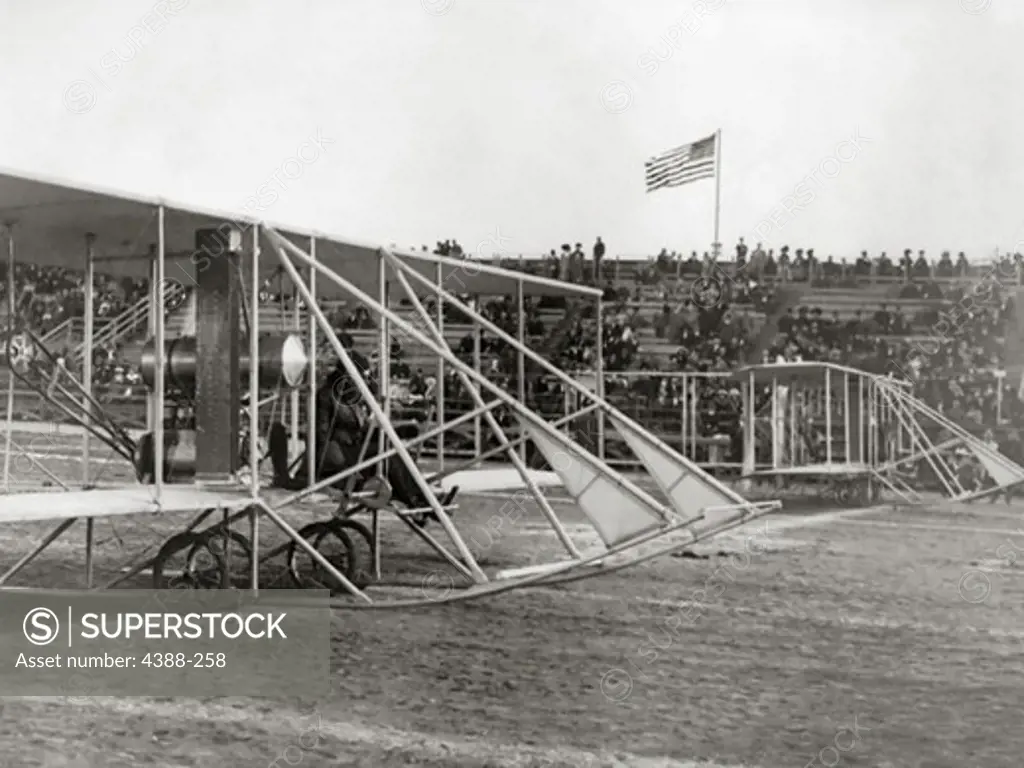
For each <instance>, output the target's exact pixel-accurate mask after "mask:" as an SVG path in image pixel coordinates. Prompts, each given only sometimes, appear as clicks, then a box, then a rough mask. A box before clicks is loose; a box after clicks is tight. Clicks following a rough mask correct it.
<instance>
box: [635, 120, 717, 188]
mask: <svg viewBox="0 0 1024 768" xmlns="http://www.w3.org/2000/svg"><path fill="white" fill-rule="evenodd" d="M644 175H645V178H646V181H647V191H648V192H653V191H654V190H656V189H661V188H662V187H681V186H682V185H683V184H689V183H690V182H691V181H699V180H700V179H711V178H714V175H715V135H714V134H713V135H711V136H708V137H707V138H706V139H701V140H700V141H695V142H693V143H692V144H684V145H683V146H681V147H676V148H675V149H670V150H668V151H667V152H662V153H661V154H660V155H657V156H655V157H652V158H651V159H650V160H648V161H647V162H646V163H644Z"/></svg>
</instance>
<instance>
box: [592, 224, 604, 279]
mask: <svg viewBox="0 0 1024 768" xmlns="http://www.w3.org/2000/svg"><path fill="white" fill-rule="evenodd" d="M603 259H604V243H603V242H601V236H600V235H598V237H597V242H595V243H594V285H597V284H598V283H599V282H600V280H601V263H602V261H603Z"/></svg>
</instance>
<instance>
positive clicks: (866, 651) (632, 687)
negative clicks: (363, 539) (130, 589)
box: [0, 446, 1024, 768]
mask: <svg viewBox="0 0 1024 768" xmlns="http://www.w3.org/2000/svg"><path fill="white" fill-rule="evenodd" d="M37 450H39V451H40V452H44V451H42V449H39V448H38V446H37ZM53 453H54V454H55V455H60V454H61V453H62V449H60V448H53ZM65 469H66V467H65ZM23 474H24V472H23ZM114 476H115V475H114V471H113V470H111V473H110V474H109V475H108V478H112V477H114ZM502 503H503V501H502V500H501V499H500V498H490V497H489V498H483V497H468V496H466V497H463V498H462V507H461V509H460V510H459V512H458V513H457V515H458V516H459V520H460V521H461V527H462V530H463V533H464V535H466V536H467V537H468V538H470V539H472V542H473V544H474V547H473V548H474V550H475V551H476V552H477V553H478V554H479V555H480V556H481V558H482V560H483V561H484V562H485V563H487V564H488V565H490V566H495V565H501V564H504V563H506V562H508V563H511V562H514V561H516V559H517V558H516V556H517V555H518V562H520V563H521V562H523V559H524V558H523V557H522V555H523V553H530V555H533V554H535V553H537V552H547V551H548V550H551V551H552V552H553V551H554V550H553V549H552V541H553V536H552V535H551V534H550V533H548V532H547V527H546V525H545V524H544V521H543V519H542V518H541V516H540V514H539V513H538V512H537V510H536V509H535V508H531V509H530V510H529V513H528V514H527V515H524V516H523V517H522V518H520V519H519V520H518V521H516V522H515V523H509V524H506V525H504V526H503V527H502V528H501V530H500V531H498V530H495V529H494V527H493V525H492V524H491V523H490V522H489V521H490V520H491V519H492V517H493V516H494V515H495V514H496V512H497V510H498V509H499V508H500V507H501V505H502ZM559 511H560V513H566V514H567V516H568V519H569V521H570V522H571V524H572V529H573V532H574V535H575V536H582V534H583V531H584V526H583V525H582V522H583V519H582V517H581V515H579V513H578V512H576V511H575V510H573V509H568V508H566V507H565V506H560V507H559ZM1022 512H1024V506H1022V505H1017V504H1014V505H1011V506H1006V505H1003V504H994V505H990V504H988V503H981V504H978V505H974V506H971V507H953V506H950V505H945V504H941V503H938V502H936V503H935V504H934V505H933V506H930V507H928V508H917V509H895V510H894V509H877V510H870V511H863V510H843V511H841V512H836V511H818V512H813V511H812V512H811V513H809V514H808V513H807V512H806V511H801V512H799V513H798V512H796V511H787V512H784V513H782V514H776V515H773V516H772V517H771V518H769V519H767V520H762V521H759V522H756V523H753V524H751V525H750V526H748V527H747V528H745V529H743V530H738V531H733V532H730V533H728V534H724V535H722V536H721V537H719V538H717V539H715V540H714V542H712V543H710V544H708V545H706V546H702V547H698V551H699V552H700V553H703V554H707V555H708V557H707V559H698V558H665V559H661V560H656V561H653V562H651V563H650V564H648V565H645V566H641V567H639V568H637V569H635V570H629V571H625V572H622V573H618V574H615V575H610V576H606V577H599V578H596V579H593V580H589V581H584V582H580V583H577V584H573V585H570V586H566V587H563V588H546V589H532V590H525V591H522V592H518V593H513V594H508V595H504V596H501V597H498V598H495V599H494V600H492V601H489V602H472V603H466V604H460V605H453V606H449V607H434V608H431V609H427V610H422V611H417V612H413V613H408V612H405V613H387V612H385V613H359V612H339V613H338V614H337V617H336V622H335V630H334V640H335V642H334V644H333V659H332V670H333V672H332V679H331V695H330V697H329V698H327V699H326V700H323V701H305V700H303V697H302V695H301V693H300V692H295V693H294V694H292V693H291V692H284V693H283V694H282V699H281V700H279V701H269V700H250V699H245V700H241V699H232V698H223V699H216V700H204V701H196V700H184V699H168V698H163V699H160V698H149V699H112V698H96V699H89V700H78V699H75V700H66V699H61V698H49V699H39V698H37V699H13V698H7V699H5V700H4V701H3V709H4V717H3V718H2V720H0V723H2V724H0V728H3V729H4V738H2V739H0V764H2V765H11V766H74V767H75V768H80V767H82V766H97V767H99V766H143V765H144V766H217V768H232V767H233V766H247V767H249V766H254V765H256V766H258V765H268V766H269V765H275V766H283V765H293V766H294V765H303V766H306V765H309V766H321V765H322V766H380V767H381V768H390V767H392V766H395V767H397V766H408V765H416V766H437V768H441V767H442V766H474V767H475V768H484V767H485V766H488V767H495V768H496V767H497V766H524V767H525V766H630V767H636V768H643V767H651V768H653V767H654V766H709V767H715V766H717V767H720V768H739V767H740V766H745V767H747V768H775V767H779V768H802V767H803V766H809V765H826V766H834V765H840V764H841V765H844V766H874V767H876V768H880V767H882V766H886V767H888V768H915V767H918V766H920V767H921V768H924V767H925V766H927V767H928V768H936V767H938V766H949V767H950V768H954V767H956V768H961V767H962V766H1019V765H1020V754H1021V752H1022V749H1024V735H1022V734H1021V731H1020V728H1019V721H1020V711H1019V710H1020V704H1021V696H1020V690H1021V683H1020V681H1021V679H1022V671H1024V670H1022V667H1024V662H1022V658H1024V657H1022V654H1021V650H1022V645H1021V639H1022V637H1024V609H1022V596H1024V581H1022V579H1021V569H1020V567H1019V565H1018V563H1017V561H1018V559H1019V557H1020V554H1018V553H1024V526H1021V524H1020V516H1021V513H1022ZM322 513H323V510H321V514H322ZM294 519H295V521H296V522H299V523H302V522H305V521H306V520H311V519H313V516H312V512H311V511H309V510H305V511H301V512H296V513H295V515H294ZM184 522H185V518H184V517H181V518H177V517H176V518H170V517H167V518H160V519H157V520H156V521H155V522H154V521H153V520H151V519H147V520H145V521H144V522H143V521H141V520H139V521H138V522H133V521H132V520H119V521H116V522H115V523H111V522H110V521H109V520H108V521H98V522H97V525H96V536H97V540H98V542H99V544H100V548H99V550H98V554H97V564H96V565H97V571H98V572H100V573H114V572H116V569H117V568H118V567H119V565H120V564H121V561H123V560H125V559H129V558H130V556H131V555H132V554H133V553H134V552H135V551H136V550H137V549H138V547H139V546H140V545H143V546H144V545H148V544H151V543H153V542H154V538H159V537H160V536H167V535H170V534H171V533H173V532H174V530H175V526H176V525H181V524H184ZM41 530H42V529H41V528H40V527H39V526H30V525H9V526H5V527H4V528H3V529H2V530H0V540H2V548H3V552H4V556H3V558H2V562H0V566H2V567H7V566H9V565H10V564H11V563H13V562H14V561H15V560H16V559H17V557H19V556H20V555H21V554H23V553H24V552H26V551H27V550H28V548H29V547H30V542H31V541H34V540H35V539H36V538H37V537H38V536H39V535H40V532H41ZM243 530H244V529H243ZM115 533H116V537H115V535H114V534H115ZM385 541H386V547H387V548H386V550H385V570H386V571H387V572H388V574H389V575H390V576H396V575H398V576H401V575H406V576H409V575H412V574H414V573H415V574H416V578H420V579H422V578H423V577H424V575H429V574H430V573H431V572H432V571H433V570H434V568H435V566H434V565H433V564H432V563H431V561H429V560H428V559H425V558H423V557H422V556H421V557H418V558H415V559H412V558H409V557H405V558H404V560H403V554H405V555H415V554H416V553H420V554H422V553H423V552H424V546H423V545H422V543H421V542H419V541H418V540H417V539H415V538H414V537H412V536H411V535H409V534H408V533H407V532H405V530H404V529H402V528H399V527H396V526H391V525H389V526H387V527H386V528H385ZM82 542H83V534H82V532H81V530H79V529H78V528H73V529H72V530H71V531H70V532H69V534H68V535H67V537H66V538H65V539H61V540H60V541H58V542H57V544H55V545H54V546H53V547H52V548H51V549H50V550H48V551H47V552H46V553H45V554H44V555H43V556H42V557H41V558H40V559H39V560H38V561H36V562H35V563H33V564H32V565H31V566H30V567H29V568H28V569H27V570H26V572H25V573H24V574H23V575H22V576H19V578H18V580H17V583H19V584H26V585H28V584H31V585H46V586H50V585H61V586H66V585H71V584H76V583H77V584H80V583H81V570H82V564H83V561H84V553H83V546H82ZM268 544H269V542H268ZM410 563H412V564H413V565H409V564H410ZM437 567H439V566H437ZM267 568H268V569H271V568H272V566H270V565H268V566H267ZM145 585H146V581H145V579H142V580H141V581H139V582H138V586H145Z"/></svg>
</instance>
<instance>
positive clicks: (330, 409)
mask: <svg viewBox="0 0 1024 768" xmlns="http://www.w3.org/2000/svg"><path fill="white" fill-rule="evenodd" d="M339 340H340V341H341V343H342V346H344V347H345V349H346V351H347V352H348V356H349V359H350V360H351V362H352V363H353V366H354V367H355V368H356V370H357V371H358V372H359V373H360V376H361V378H362V380H363V381H364V382H366V385H367V386H368V387H369V389H370V392H371V393H372V394H374V395H375V394H376V382H375V380H374V376H373V372H372V371H371V369H370V365H369V361H368V360H367V359H366V357H365V356H363V355H362V354H361V353H360V352H359V351H358V350H355V349H353V348H352V338H351V337H350V336H349V335H348V334H339ZM316 409H317V414H316V415H317V429H316V451H317V453H316V467H317V477H318V478H324V477H330V476H331V475H335V474H338V473H339V472H342V471H343V470H345V469H347V468H348V467H352V466H355V465H356V464H359V463H361V461H363V460H365V459H369V458H371V457H373V456H375V455H377V448H378V441H379V438H378V436H377V427H376V425H371V418H370V414H369V412H368V411H369V408H368V406H367V405H366V402H365V400H364V398H363V397H362V393H361V392H360V391H359V386H358V385H357V383H356V381H355V380H354V378H353V377H352V376H351V374H349V372H348V369H347V368H346V367H345V365H344V364H343V363H342V362H341V361H340V360H339V361H338V363H337V364H336V365H335V367H334V368H333V369H332V370H331V372H330V373H329V374H328V375H327V376H326V377H325V379H324V382H323V383H322V384H321V385H320V388H319V389H318V390H317V395H316ZM395 431H396V432H397V433H398V436H399V437H400V438H401V439H402V440H410V439H412V438H414V437H416V436H417V435H418V434H419V428H418V427H417V426H416V425H415V424H405V425H401V426H396V428H395ZM368 433H369V440H368V441H367V434H368ZM364 444H365V445H366V446H367V451H366V454H365V455H362V449H363V445H364ZM287 445H288V438H287V434H286V432H285V429H284V426H283V425H281V424H275V425H274V426H273V427H272V428H271V433H270V441H269V448H270V451H269V453H270V458H271V463H272V464H273V466H274V478H275V485H278V486H281V487H290V488H300V487H302V486H303V485H305V465H304V464H303V466H302V467H300V469H299V472H298V475H297V476H296V477H295V478H291V477H289V475H288V467H287V455H288V449H287ZM385 465H386V469H385V473H386V475H387V478H388V482H389V483H390V485H391V491H392V497H393V498H394V499H395V500H397V501H400V502H402V503H403V504H404V505H405V506H406V507H407V508H409V509H420V508H423V507H426V506H428V505H427V502H426V500H425V499H424V497H423V494H422V492H421V491H420V489H419V486H418V485H417V483H416V481H415V479H414V477H413V475H412V473H411V472H410V471H409V469H408V467H406V465H405V462H403V461H402V460H401V459H399V458H398V457H393V459H385ZM376 471H377V467H376V466H375V465H372V464H371V465H370V466H368V467H367V468H366V469H364V470H363V471H362V472H361V473H360V475H361V476H362V478H363V479H364V480H365V479H369V478H371V477H373V476H374V475H375V474H376ZM346 484H347V478H346V479H345V480H343V481H342V482H341V485H342V486H344V485H346ZM357 487H358V486H357ZM450 495H451V496H452V497H454V494H450ZM442 503H445V504H447V503H450V500H448V499H445V500H443V501H442Z"/></svg>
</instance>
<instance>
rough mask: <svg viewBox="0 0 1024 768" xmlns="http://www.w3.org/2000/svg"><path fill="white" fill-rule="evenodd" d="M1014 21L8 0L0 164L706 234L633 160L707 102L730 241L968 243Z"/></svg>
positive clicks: (235, 202) (438, 211) (677, 135)
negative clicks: (313, 143) (299, 165)
mask: <svg viewBox="0 0 1024 768" xmlns="http://www.w3.org/2000/svg"><path fill="white" fill-rule="evenodd" d="M154 8H155V9H157V13H152V11H153V10H154ZM702 9H705V10H703V14H704V16H703V18H700V19H698V16H697V14H698V13H701V12H702ZM968 11H973V12H968ZM147 13H149V14H150V15H149V17H148V23H149V26H150V28H151V29H153V30H155V33H154V32H150V31H146V30H145V29H143V28H142V27H141V26H136V25H139V24H140V23H141V22H142V20H143V18H144V17H146V15H147ZM161 15H162V16H163V17H164V19H165V20H161V18H160V16H161ZM133 27H135V28H136V29H135V31H134V32H132V28H133ZM130 36H134V37H135V39H136V40H137V42H136V43H134V44H133V43H130V42H129V37H130ZM1022 37H1024V3H1020V2H1019V0H728V1H726V0H703V3H701V2H694V0H685V1H684V2H661V0H632V1H628V0H454V3H452V0H422V2H421V0H386V1H384V2H374V3H370V2H361V3H356V2H352V1H351V0H306V1H305V2H301V1H299V0H287V1H285V0H161V2H157V3H155V4H154V2H153V1H152V0H141V1H139V0H103V2H100V0H88V1H86V0H78V1H77V2H72V1H71V0H62V1H60V2H59V1H58V0H35V2H26V1H25V0H20V1H19V0H0V46H2V50H3V63H4V65H5V69H6V72H5V75H4V77H3V78H2V79H0V95H2V97H3V101H2V107H3V116H2V117H0V165H3V166H7V167H9V168H13V169H21V170H26V171H38V172H42V173H47V174H51V175H56V176H60V177H63V178H68V179H72V180H82V181H88V182H92V183H96V184H100V185H104V186H112V187H115V188H121V189H125V190H128V191H133V192H139V193H145V194H149V195H162V196H166V197H168V198H172V199H184V200H194V201H195V202H196V204H197V205H203V206H207V207H218V208H226V209H230V210H241V208H242V206H243V202H244V201H245V200H246V199H247V198H250V197H252V196H253V195H255V194H256V190H257V188H258V187H260V185H261V184H264V183H266V182H270V184H271V185H272V186H275V187H277V189H278V190H279V199H278V200H277V201H276V202H274V203H273V204H272V205H270V206H269V207H268V208H267V210H266V211H265V214H266V216H267V217H268V218H270V219H273V220H275V221H278V222H283V223H292V224H295V225H302V226H310V227H318V228H320V229H324V230H330V231H334V232H340V233H347V234H351V235H353V236H354V237H359V238H363V239H374V240H381V241H383V242H387V243H390V242H396V243H397V244H398V245H400V246H409V245H417V246H418V245H419V244H421V243H429V244H431V245H432V244H433V243H434V241H436V240H437V239H444V238H446V237H452V236H454V237H457V238H458V239H459V240H460V241H461V242H462V244H463V245H464V247H466V248H467V249H469V250H471V251H473V250H476V243H478V242H480V241H481V240H484V239H486V238H488V237H489V236H491V237H493V236H494V235H495V233H500V237H501V239H502V240H503V241H504V245H505V247H506V248H507V249H508V251H509V252H511V253H513V254H515V253H519V252H523V253H537V252H541V251H547V250H548V249H550V248H552V247H557V246H559V245H560V244H561V243H563V242H575V241H577V240H578V241H582V242H583V243H584V244H585V245H586V246H587V248H588V249H589V246H590V245H591V244H592V242H593V240H594V236H595V235H598V234H600V235H602V236H603V238H604V240H605V241H606V242H607V243H608V248H609V254H624V255H642V254H650V253H654V252H656V251H657V250H658V249H660V248H661V247H662V246H663V245H664V246H668V247H669V248H674V249H677V250H684V251H686V252H689V251H690V250H693V249H698V250H701V251H703V250H706V249H707V247H708V243H709V242H710V240H711V227H712V211H713V192H714V182H712V181H703V182H699V183H697V184H694V185H690V186H687V187H683V188H680V189H670V190H661V191H659V192H655V193H654V194H652V195H647V194H645V192H644V186H643V161H644V160H645V159H646V158H647V157H648V156H650V155H652V154H654V153H656V152H660V151H662V150H665V149H668V148H670V147H672V146H675V145H678V144H682V143H685V142H688V141H691V140H695V139H698V138H702V137H703V136H705V135H708V134H710V133H712V132H714V131H715V130H716V129H717V128H721V129H722V130H723V153H722V204H721V212H722V213H721V226H722V239H723V242H724V243H726V247H727V249H729V250H730V251H731V246H732V244H734V243H735V239H736V237H738V236H745V237H746V239H747V242H748V243H749V244H751V245H753V244H754V242H755V241H756V240H764V241H765V243H766V245H771V246H774V247H775V248H778V247H780V246H781V245H783V244H789V245H790V246H791V248H794V249H795V248H797V247H805V248H806V247H813V248H814V249H815V253H816V254H817V255H819V256H822V257H824V256H826V255H828V254H830V253H831V254H834V255H835V256H836V257H837V258H839V257H842V256H847V257H854V256H856V254H857V253H859V251H860V250H862V249H868V250H869V251H870V252H871V253H872V254H874V253H877V252H878V251H879V250H887V251H888V252H889V255H890V256H897V255H899V254H900V253H902V251H903V249H904V248H908V247H909V248H913V249H914V250H915V251H916V250H917V249H918V248H925V249H927V250H928V252H929V254H930V255H934V256H937V255H938V253H939V251H941V250H943V249H949V250H952V251H953V252H954V253H955V252H956V251H958V250H966V251H967V252H968V254H969V256H971V258H976V259H981V258H988V257H990V256H991V254H992V252H993V250H994V248H995V247H996V246H1000V247H1002V249H1004V250H1006V249H1008V248H1010V247H1012V246H1013V245H1014V244H1015V243H1018V242H1022V243H1024V132H1022V130H1021V122H1022V117H1024V108H1022V103H1024V66H1022V65H1021V64H1020V53H1019V49H1020V40H1021V39H1022ZM671 39H674V40H675V41H676V42H675V47H670V43H668V42H666V41H667V40H671ZM652 49H653V50H654V51H657V52H659V53H660V54H661V56H662V58H663V59H664V60H663V61H661V62H660V63H659V64H658V68H657V71H656V72H653V73H652V69H653V67H652V66H651V65H650V64H647V63H646V62H648V61H650V56H649V53H650V51H651V50H652ZM112 51H114V52H117V53H119V54H120V56H121V58H122V59H123V60H124V61H123V62H121V63H119V64H118V66H119V67H120V69H119V71H116V70H115V68H114V65H113V62H114V61H116V60H117V56H116V54H113V53H112ZM669 51H671V56H670V57H669V56H668V52H669ZM645 54H648V58H646V59H643V60H641V57H643V56H644V55H645ZM642 64H643V66H641V65H642ZM76 81H86V83H88V84H85V85H83V84H82V83H81V82H76ZM623 83H624V84H625V85H623ZM627 89H628V90H627ZM858 130H859V133H860V135H861V136H863V137H865V139H864V140H863V141H862V142H861V145H860V148H859V149H857V150H855V149H853V148H852V147H851V145H845V147H843V148H842V149H840V150H838V151H840V153H841V154H842V155H843V157H847V158H850V157H851V156H852V159H850V160H849V162H846V163H842V164H839V163H836V162H831V163H829V162H826V163H825V164H824V165H820V164H821V163H822V161H824V160H826V158H828V157H829V156H834V155H835V153H836V152H837V148H838V147H839V145H840V143H841V142H843V141H844V140H846V139H849V138H850V137H853V136H854V135H856V133H857V132H858ZM318 131H319V132H320V134H321V135H322V136H324V137H326V138H328V139H331V140H333V141H334V143H333V144H329V145H326V146H325V150H324V152H323V153H321V154H320V156H319V157H318V159H316V160H315V161H313V162H312V163H311V164H310V165H307V166H305V167H304V170H303V172H302V175H301V177H299V178H297V179H294V180H291V181H288V180H286V183H287V184H288V188H287V190H283V189H282V188H281V187H278V186H277V183H276V182H274V181H273V178H272V174H274V173H275V171H278V169H280V168H281V166H282V163H283V162H284V161H285V160H286V159H287V158H289V157H290V156H293V155H294V154H295V152H296V150H297V149H298V147H299V145H300V144H302V143H303V142H304V141H306V140H307V139H310V138H312V137H313V136H315V135H316V134H317V132H318ZM304 151H305V152H306V156H307V157H309V156H311V154H312V149H311V148H307V150H304ZM291 167H292V168H294V166H291ZM818 167H820V168H821V171H820V172H819V174H818V176H817V177H816V180H815V181H811V182H810V184H809V186H808V187H806V190H811V191H813V199H808V197H809V196H810V193H808V192H806V191H804V192H803V193H802V194H798V195H794V189H795V188H796V187H797V185H798V184H799V183H800V182H801V180H803V179H805V177H807V176H808V175H809V174H811V172H812V171H814V169H815V168H818ZM837 169H838V170H837ZM824 174H831V175H832V176H833V177H832V178H828V177H827V176H826V175H824ZM279 178H282V179H284V176H280V175H279ZM798 192H799V190H798ZM787 195H789V196H794V199H799V200H801V201H802V203H803V205H802V208H796V207H794V206H793V205H792V204H790V208H791V213H790V214H788V215H785V216H783V215H781V214H776V222H775V223H773V224H767V223H762V224H761V226H760V230H759V231H758V225H759V222H765V221H766V220H768V219H769V218H770V216H771V214H772V212H773V211H774V210H777V209H779V206H780V204H781V203H782V201H783V200H784V198H786V196H787ZM1018 247H1020V248H1022V249H1024V245H1020V246H1018ZM488 255H489V254H488Z"/></svg>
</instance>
